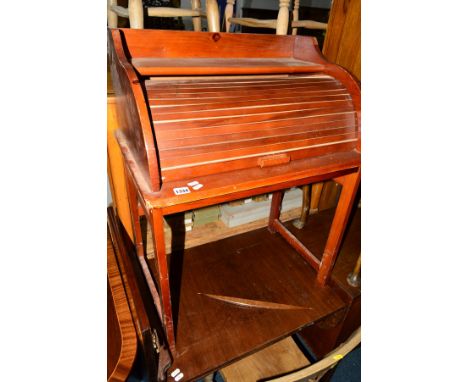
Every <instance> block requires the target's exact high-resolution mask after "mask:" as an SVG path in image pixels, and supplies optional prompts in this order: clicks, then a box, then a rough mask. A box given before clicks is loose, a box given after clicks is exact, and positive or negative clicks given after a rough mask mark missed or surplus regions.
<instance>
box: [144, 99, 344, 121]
mask: <svg viewBox="0 0 468 382" xmlns="http://www.w3.org/2000/svg"><path fill="white" fill-rule="evenodd" d="M350 105H352V103H351V101H350V100H349V99H347V98H346V97H342V99H332V100H330V99H327V100H325V101H322V100H317V101H310V102H309V101H304V102H289V103H278V104H276V105H275V104H270V105H253V106H243V107H229V108H215V109H211V110H192V111H180V112H177V111H173V112H172V113H160V112H155V113H153V122H154V123H157V124H158V125H159V124H164V123H170V122H172V121H174V122H176V121H186V120H188V119H190V120H198V119H202V118H203V119H210V118H221V117H233V116H239V117H240V116H244V115H256V114H258V115H260V114H271V113H282V112H293V111H302V110H321V109H323V108H335V107H336V108H340V107H346V106H350Z"/></svg>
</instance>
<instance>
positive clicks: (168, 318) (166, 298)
mask: <svg viewBox="0 0 468 382" xmlns="http://www.w3.org/2000/svg"><path fill="white" fill-rule="evenodd" d="M150 214H151V224H150V226H151V232H152V234H153V246H154V251H155V255H156V256H155V258H156V259H155V261H156V267H157V270H158V274H157V277H158V281H159V288H160V293H161V300H162V310H163V320H164V327H165V328H166V335H167V342H168V344H169V348H170V349H171V352H172V353H175V337H174V324H173V320H172V305H171V289H170V285H169V271H168V266H167V256H166V244H165V239H164V218H163V214H162V212H161V210H160V209H158V208H153V209H151V211H150Z"/></svg>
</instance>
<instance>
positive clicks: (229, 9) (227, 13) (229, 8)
mask: <svg viewBox="0 0 468 382" xmlns="http://www.w3.org/2000/svg"><path fill="white" fill-rule="evenodd" d="M235 2H236V0H227V1H226V8H225V9H224V24H225V26H226V29H225V31H226V32H229V31H230V29H231V22H230V21H229V19H230V18H231V17H232V15H233V13H234V4H235Z"/></svg>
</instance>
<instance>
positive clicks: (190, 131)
mask: <svg viewBox="0 0 468 382" xmlns="http://www.w3.org/2000/svg"><path fill="white" fill-rule="evenodd" d="M335 121H343V125H348V124H353V125H354V124H355V113H354V112H353V111H350V112H345V113H326V114H321V115H312V116H310V115H309V116H306V117H298V118H286V119H279V120H276V121H264V122H253V123H244V124H234V125H233V124H226V125H216V126H204V127H194V128H186V129H178V130H177V129H172V130H171V129H166V130H162V129H160V130H158V131H156V136H157V138H158V143H159V145H160V147H161V145H164V144H165V142H166V141H167V140H170V139H180V138H189V137H208V136H216V135H223V134H237V133H243V132H251V131H258V130H260V131H272V130H273V129H279V128H288V127H301V126H309V127H311V126H312V125H313V128H320V127H321V126H325V125H327V124H328V123H333V122H335Z"/></svg>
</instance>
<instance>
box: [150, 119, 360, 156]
mask: <svg viewBox="0 0 468 382" xmlns="http://www.w3.org/2000/svg"><path fill="white" fill-rule="evenodd" d="M351 133H355V131H354V126H350V127H338V128H330V129H320V130H313V131H306V132H300V133H288V134H283V135H273V136H269V137H265V136H264V135H260V136H258V137H256V138H250V139H243V140H232V139H229V140H224V141H218V142H212V143H201V144H197V145H191V144H189V145H183V146H180V145H179V146H176V147H166V148H160V150H159V153H160V156H161V157H163V158H165V159H167V158H181V157H182V156H191V155H199V154H205V153H206V154H208V153H216V152H222V154H223V155H230V151H231V150H237V149H239V148H240V147H241V148H243V149H247V148H258V150H263V149H264V148H266V146H270V145H274V144H278V143H282V142H284V143H288V144H289V143H291V144H293V142H295V143H297V145H300V144H302V141H305V140H308V139H315V138H320V137H330V138H333V137H337V138H336V140H340V139H341V135H343V134H351Z"/></svg>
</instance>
